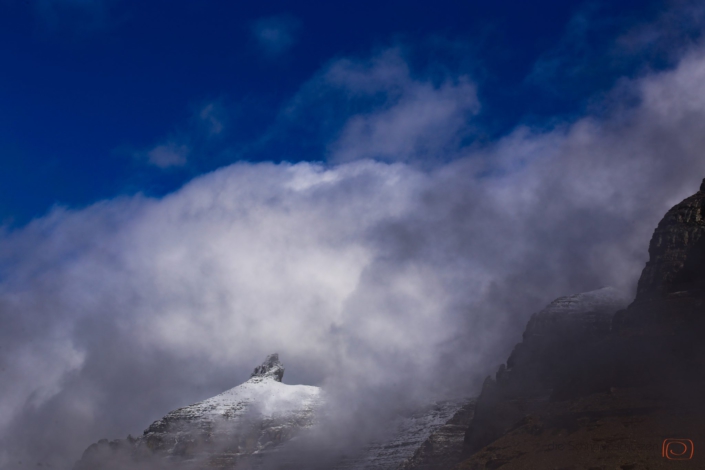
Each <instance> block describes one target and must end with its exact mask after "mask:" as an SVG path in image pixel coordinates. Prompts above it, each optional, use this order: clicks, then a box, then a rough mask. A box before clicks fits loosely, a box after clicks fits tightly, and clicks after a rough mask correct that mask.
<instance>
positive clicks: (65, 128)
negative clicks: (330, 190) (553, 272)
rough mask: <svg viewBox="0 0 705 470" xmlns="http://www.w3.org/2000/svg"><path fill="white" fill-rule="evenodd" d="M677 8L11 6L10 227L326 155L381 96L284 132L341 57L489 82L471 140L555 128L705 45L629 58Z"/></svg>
mask: <svg viewBox="0 0 705 470" xmlns="http://www.w3.org/2000/svg"><path fill="white" fill-rule="evenodd" d="M668 6H669V5H667V4H665V3H664V2H663V1H620V2H583V1H546V0H540V1H536V2H525V1H499V2H486V1H470V0H469V1H445V0H442V1H436V2H414V1H383V2H379V1H361V2H348V3H341V2H313V1H305V2H281V1H272V2H231V1H208V2H183V1H172V0H170V1H160V0H155V1H149V2H136V1H129V0H36V1H33V2H22V1H14V0H5V1H3V2H1V3H0V62H1V63H2V64H3V71H2V73H0V116H1V119H2V122H1V123H0V158H1V159H2V167H3V171H2V172H1V173H0V188H2V190H0V220H2V221H4V223H5V224H9V225H11V226H21V225H23V224H24V223H26V222H27V221H28V220H30V219H32V218H34V217H37V216H39V215H42V214H44V213H46V212H47V211H48V210H49V209H50V208H51V207H52V206H53V205H54V204H59V205H64V206H69V207H80V206H85V205H87V204H90V203H92V202H94V201H96V200H99V199H104V198H111V197H114V196H116V195H120V194H134V193H136V192H144V193H146V194H149V195H156V196H159V195H163V194H165V193H167V192H170V191H173V190H174V189H176V188H178V187H179V186H181V185H182V184H183V183H184V182H186V181H188V180H190V179H191V178H193V177H194V176H196V175H198V174H202V173H204V172H208V171H211V170H213V169H215V168H218V167H221V166H224V165H227V164H230V163H232V162H235V161H238V160H247V161H262V160H271V161H281V160H287V161H301V160H313V161H326V160H327V159H328V158H329V155H328V150H327V149H328V147H327V145H328V144H329V143H330V142H331V141H332V140H334V139H335V138H336V137H337V135H338V133H339V132H340V129H341V127H342V125H343V123H344V122H345V121H346V119H347V118H348V117H349V116H350V115H351V114H352V113H355V112H359V111H360V110H372V109H374V108H375V107H376V106H380V103H379V102H378V101H375V100H374V99H371V100H369V99H368V100H344V101H345V104H343V105H340V103H339V102H337V103H338V104H332V103H334V99H333V98H330V99H329V100H320V101H319V102H317V103H316V104H315V105H310V106H309V109H308V111H307V113H306V118H305V121H306V122H305V129H304V128H302V127H301V126H303V124H302V123H288V124H286V125H282V124H281V114H282V110H283V109H284V108H286V107H287V106H288V105H290V103H291V100H292V99H294V97H295V96H297V94H298V93H300V91H301V89H302V87H304V86H305V84H306V83H310V82H311V80H312V79H313V78H314V77H315V76H316V75H317V74H320V73H321V70H323V69H325V67H326V66H327V64H330V63H331V62H333V61H336V60H338V59H341V58H359V59H362V58H367V57H370V56H373V55H374V54H375V51H380V50H384V49H386V48H390V47H398V48H401V49H402V50H403V55H404V57H405V60H406V61H407V64H408V67H409V68H410V72H409V73H410V75H411V76H412V77H425V78H427V79H429V80H431V81H433V80H436V81H437V82H438V81H439V80H442V77H444V76H447V75H455V76H458V75H466V76H468V77H469V78H470V79H471V80H472V81H473V82H474V83H475V84H476V85H477V94H478V99H479V104H480V107H481V110H480V111H479V114H476V115H474V116H473V122H472V125H473V128H474V131H473V135H472V136H469V137H467V143H475V144H477V143H482V142H487V141H492V140H493V139H497V138H498V137H499V136H501V135H505V134H507V133H508V132H510V131H511V130H512V129H513V128H515V127H516V126H518V125H520V124H526V123H528V124H530V125H533V126H551V125H553V124H554V123H555V122H556V120H565V119H568V120H569V119H571V116H573V115H576V114H581V113H583V112H584V110H585V108H586V106H588V105H589V103H590V100H591V99H592V98H593V97H594V96H595V95H596V94H599V93H600V92H603V91H605V90H608V89H610V88H611V87H612V86H613V85H614V83H615V81H616V80H617V79H618V78H621V77H625V76H635V75H638V74H640V73H643V72H644V70H653V69H659V68H664V67H669V66H671V65H672V63H673V60H672V58H671V57H669V55H668V53H666V52H664V51H668V50H669V49H664V48H663V47H662V46H663V44H661V43H662V42H664V41H671V42H678V41H683V40H684V36H686V37H687V36H692V35H696V34H698V33H697V30H696V29H693V28H692V27H691V26H692V25H688V24H687V21H684V22H683V24H680V25H678V26H677V29H679V30H680V33H679V34H677V35H673V34H671V36H675V37H671V36H669V37H667V38H665V39H663V38H661V39H659V40H655V41H651V42H649V43H648V44H647V45H642V46H639V47H636V48H635V49H634V50H629V51H620V52H618V53H617V52H615V49H616V48H617V47H618V45H619V44H618V43H617V39H618V38H620V37H623V36H624V35H626V34H629V33H630V32H631V31H633V30H635V29H636V28H638V27H639V26H640V25H643V24H649V23H653V22H657V21H659V15H662V14H663V11H664V9H666V7H668ZM659 41H660V42H661V43H660V42H659ZM209 126H210V127H209ZM297 126H298V127H297ZM155 149H156V150H155ZM153 150H154V152H153V153H152V154H151V155H152V156H151V157H149V155H150V151H153ZM188 153H192V154H194V153H196V154H198V156H197V158H195V157H193V156H191V157H190V158H187V156H186V154H188ZM150 162H151V163H152V164H150Z"/></svg>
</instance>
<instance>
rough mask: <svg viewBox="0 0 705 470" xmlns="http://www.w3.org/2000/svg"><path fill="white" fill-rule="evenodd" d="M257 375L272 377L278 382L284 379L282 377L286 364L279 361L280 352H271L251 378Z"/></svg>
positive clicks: (256, 368)
mask: <svg viewBox="0 0 705 470" xmlns="http://www.w3.org/2000/svg"><path fill="white" fill-rule="evenodd" d="M257 377H261V378H272V379H274V380H276V381H277V382H281V381H282V377H284V364H282V363H281V362H279V354H277V353H274V354H270V355H269V356H267V358H266V359H265V360H264V362H263V363H262V364H260V365H259V366H257V367H255V370H254V372H252V376H251V377H250V380H251V379H253V378H257Z"/></svg>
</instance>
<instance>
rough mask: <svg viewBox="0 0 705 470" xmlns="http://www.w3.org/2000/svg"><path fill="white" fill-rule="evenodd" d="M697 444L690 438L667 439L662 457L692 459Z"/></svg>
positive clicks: (662, 448)
mask: <svg viewBox="0 0 705 470" xmlns="http://www.w3.org/2000/svg"><path fill="white" fill-rule="evenodd" d="M694 452H695V446H693V441H691V440H690V439H666V440H665V441H663V446H661V457H665V458H667V459H668V460H690V459H692V458H693V453H694Z"/></svg>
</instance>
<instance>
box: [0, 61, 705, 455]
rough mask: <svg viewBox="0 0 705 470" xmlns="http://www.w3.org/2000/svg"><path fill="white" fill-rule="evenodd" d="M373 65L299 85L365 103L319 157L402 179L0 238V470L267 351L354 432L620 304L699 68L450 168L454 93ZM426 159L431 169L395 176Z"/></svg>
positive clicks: (323, 180) (228, 186) (242, 188)
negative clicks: (587, 299)
mask: <svg viewBox="0 0 705 470" xmlns="http://www.w3.org/2000/svg"><path fill="white" fill-rule="evenodd" d="M388 57H391V58H390V59H388V60H387V59H381V62H378V63H375V62H374V60H377V59H374V60H373V61H372V62H369V61H368V62H363V63H347V64H346V63H344V62H343V63H339V64H338V65H337V66H334V67H329V68H328V69H326V72H324V73H323V74H322V76H323V77H325V78H324V79H325V80H327V81H328V83H333V84H335V86H336V87H338V89H343V90H345V92H346V93H348V94H351V95H352V94H358V95H362V96H372V95H375V96H376V95H377V94H379V93H381V94H382V100H381V105H380V106H379V107H378V108H376V111H375V110H372V111H368V112H365V113H364V114H360V115H357V116H352V117H351V118H350V120H349V121H348V122H347V124H346V125H344V126H343V129H344V131H343V132H342V134H341V135H340V137H339V140H338V141H336V142H335V144H333V145H332V148H333V149H334V150H333V152H334V154H335V155H340V157H339V158H340V159H342V160H344V159H347V160H350V159H355V158H360V157H369V156H374V155H386V157H385V158H387V159H388V160H392V159H398V160H402V162H397V163H384V162H374V161H370V160H365V159H363V160H357V161H349V162H346V163H339V164H331V165H328V166H326V165H313V164H307V163H302V164H297V165H289V164H281V165H274V164H270V163H260V164H236V165H232V166H230V167H226V168H222V169H220V170H218V171H216V172H213V173H210V174H207V175H204V176H201V177H199V178H196V179H194V180H193V181H191V182H190V183H189V184H188V185H186V186H185V187H184V188H182V189H180V190H179V191H177V192H175V193H173V194H171V195H168V196H166V197H164V198H162V199H148V198H144V197H132V198H121V199H116V200H109V201H103V202H100V203H97V204H95V205H93V206H91V207H88V208H85V209H80V210H74V211H68V210H62V209H55V210H53V211H52V212H51V213H49V214H48V215H47V216H45V217H42V218H39V219H37V220H35V221H33V222H32V223H30V224H29V225H28V226H26V227H24V228H21V229H17V230H15V231H12V232H9V233H5V234H3V235H2V237H1V238H0V321H1V322H2V327H1V328H0V344H1V345H2V349H0V360H1V362H2V367H3V368H4V369H5V372H4V373H6V374H7V376H9V377H12V378H13V380H11V381H0V412H2V413H3V415H2V417H0V426H3V427H2V428H0V441H2V444H3V445H2V446H0V448H3V449H5V450H4V452H5V454H0V458H5V459H10V458H12V459H17V458H18V456H19V457H20V458H21V457H22V456H27V455H40V454H41V455H47V456H51V458H52V459H54V460H52V461H54V462H59V461H61V459H65V460H63V463H66V462H68V461H70V460H71V459H74V458H76V457H77V454H78V452H80V451H81V450H82V449H83V448H84V447H85V445H87V444H88V443H89V442H91V441H94V440H96V439H97V438H100V437H109V438H113V437H121V436H124V435H125V434H126V433H127V432H133V433H134V432H136V431H139V429H142V428H143V427H144V426H146V425H147V424H148V422H149V421H150V420H151V419H156V418H157V417H159V416H160V415H161V414H163V413H164V412H166V411H168V410H169V409H170V408H174V407H176V406H181V405H185V404H187V403H189V402H193V401H196V400H198V399H201V398H205V397H207V396H209V395H211V394H215V393H217V392H219V391H221V390H222V389H224V388H226V387H229V386H233V385H235V384H237V383H238V382H240V381H242V380H244V379H245V378H246V377H247V375H248V373H249V372H250V370H251V368H252V367H253V366H254V365H255V364H257V363H258V362H259V361H261V359H262V358H263V357H264V356H265V355H266V354H268V353H271V352H275V351H276V352H279V353H280V354H281V357H282V360H283V361H284V363H285V364H286V365H287V375H286V376H285V381H288V382H289V383H292V382H293V383H296V382H303V383H313V384H323V385H325V386H326V387H327V389H328V390H330V391H331V393H332V394H333V395H332V397H333V400H332V401H333V402H336V398H337V399H344V400H345V404H346V409H347V410H349V411H351V412H354V413H355V414H357V416H358V417H360V418H361V419H362V418H364V420H367V422H368V424H369V423H372V422H374V419H375V416H374V415H375V414H377V415H379V416H384V410H393V409H395V407H397V406H402V405H403V404H405V403H408V402H413V401H414V400H417V399H420V398H421V397H424V398H428V397H439V396H444V395H446V394H451V393H454V392H455V393H472V391H476V390H475V389H473V388H472V386H473V385H474V384H477V380H478V379H480V378H481V377H482V375H483V374H484V373H485V372H486V371H487V370H488V369H490V368H492V367H493V366H494V365H496V363H497V362H499V361H501V360H503V359H505V358H506V354H507V352H508V348H509V347H510V346H511V345H512V343H513V342H515V341H517V340H518V339H519V335H520V332H521V330H522V329H523V326H524V324H525V321H526V319H527V316H528V315H529V314H530V313H532V312H533V311H535V310H536V309H538V308H540V307H541V306H543V305H544V304H545V303H547V302H548V301H550V300H552V299H553V298H555V297H557V296H559V295H564V294H568V293H573V292H577V291H584V290H589V289H594V288H596V287H600V286H601V285H605V284H612V285H617V286H621V287H625V288H628V289H633V288H634V284H635V281H636V278H637V276H638V275H639V272H640V270H641V268H642V267H643V264H644V262H645V260H646V256H647V253H646V249H647V243H648V240H649V237H650V235H651V233H652V231H653V229H654V227H655V226H656V223H657V222H658V220H659V219H660V218H661V216H662V215H663V214H664V212H665V211H666V210H667V209H668V207H669V206H670V205H672V204H674V203H675V202H677V201H678V200H680V199H682V198H683V197H685V196H687V195H688V194H691V193H693V192H694V191H695V190H697V188H698V186H699V183H700V179H701V177H702V176H705V160H704V159H703V158H702V149H703V148H705V134H703V133H702V129H703V127H704V126H705V102H703V100H701V99H699V98H698V97H699V96H700V88H701V83H702V82H703V75H705V72H703V71H704V70H705V56H704V55H703V53H702V52H701V51H693V52H692V53H690V54H688V55H686V56H685V58H684V59H683V60H682V61H681V63H680V65H679V66H678V68H676V69H675V70H672V71H668V72H664V73H659V74H653V75H651V76H648V77H646V78H644V79H641V80H637V81H632V82H630V83H629V84H627V86H628V87H629V89H630V92H631V93H632V94H637V95H638V96H639V97H640V101H639V104H638V105H635V106H632V107H627V106H626V105H625V106H615V107H614V108H613V110H612V111H611V114H609V113H608V114H607V117H602V118H599V119H598V118H596V117H590V116H587V117H584V118H582V119H580V120H578V121H576V122H573V123H565V124H564V125H562V126H559V127H557V128H555V129H551V130H543V131H539V130H532V129H527V128H520V129H517V130H516V131H515V132H512V133H511V134H510V135H508V136H506V137H504V138H502V139H499V140H498V141H496V142H494V143H492V144H490V145H486V146H484V147H477V146H473V147H469V148H468V147H464V146H463V145H462V144H461V143H460V141H459V139H458V136H459V135H461V136H462V135H463V134H464V132H465V129H464V127H463V125H462V124H461V122H464V119H465V116H466V114H467V113H469V114H472V113H473V112H475V111H476V109H477V99H476V98H475V94H474V88H473V87H472V85H471V84H470V83H469V82H468V81H467V79H464V78H462V77H455V78H453V77H451V78H449V79H448V80H445V81H442V82H441V83H431V82H430V81H425V80H419V79H413V78H411V77H410V74H409V73H408V68H406V66H405V64H404V63H403V61H401V62H400V61H399V59H398V56H397V58H395V57H393V56H388ZM336 67H337V68H336ZM317 83H320V82H317ZM329 86H333V85H329ZM305 96H310V95H306V94H305V93H303V94H301V95H300V96H299V99H304V98H305ZM615 99H616V98H615ZM409 115H411V117H410V116H409ZM427 115H428V116H435V119H430V118H428V119H427V118H426V117H424V116H427ZM435 120H440V121H441V122H443V123H445V124H446V126H447V127H448V129H441V128H438V127H437V125H436V123H435V122H434V121H435ZM359 123H361V124H359ZM424 139H430V140H431V141H432V144H430V145H431V146H430V147H428V148H424V147H423V145H425V144H424ZM434 139H435V140H434ZM406 142H411V143H412V144H408V145H407V144H406ZM420 148H421V150H419V149H420ZM429 149H432V150H433V151H434V152H438V153H439V155H438V162H442V163H438V164H437V165H435V166H434V167H433V168H432V169H430V170H421V169H419V168H418V167H417V166H415V165H412V164H407V163H404V162H405V161H406V160H412V159H413V157H414V156H415V155H422V154H424V152H430V151H431V150H429ZM395 157H396V158H395ZM169 158H172V157H169ZM169 158H166V160H162V161H170V160H169ZM184 158H185V157H184ZM171 161H173V160H171ZM49 370H50V371H52V372H51V373H47V372H46V371H49ZM366 410H367V412H366ZM351 429H352V430H355V429H356V428H351ZM47 459H49V457H47ZM49 460H51V459H49ZM0 462H2V461H1V460H0Z"/></svg>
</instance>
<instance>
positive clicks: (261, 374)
mask: <svg viewBox="0 0 705 470" xmlns="http://www.w3.org/2000/svg"><path fill="white" fill-rule="evenodd" d="M283 375H284V366H283V365H282V364H281V362H279V356H278V355H277V354H272V355H270V356H268V357H267V359H266V360H265V361H264V362H263V363H262V365H260V366H258V367H257V368H255V370H254V372H253V374H252V376H251V378H250V379H249V380H248V381H247V382H245V383H243V384H241V385H239V386H237V387H235V388H232V389H230V390H227V391H225V392H223V393H221V394H220V395H217V396H215V397H212V398H209V399H207V400H204V401H201V402H198V403H195V404H193V405H190V406H186V407H183V408H179V409H177V410H174V411H171V412H170V413H168V414H167V415H166V416H164V417H163V418H161V419H158V420H157V421H155V422H154V423H152V424H151V425H150V426H149V427H148V428H147V430H146V431H145V432H144V434H143V435H142V436H140V437H139V438H132V437H128V438H127V439H125V440H117V441H111V442H109V441H106V440H103V441H99V442H98V443H97V444H94V445H92V446H90V447H89V448H88V449H87V450H86V452H85V453H84V455H83V457H82V459H81V460H80V461H79V462H78V463H77V464H76V466H75V469H76V470H100V469H112V468H123V469H124V468H133V467H134V468H137V467H138V466H139V465H149V466H150V468H151V467H153V466H165V467H166V468H231V467H233V466H234V465H235V464H238V467H242V466H244V465H246V466H248V467H251V466H254V465H255V464H256V460H259V459H262V458H263V457H264V456H266V455H267V454H268V453H271V452H274V451H276V450H277V449H278V447H279V446H280V445H281V444H282V443H284V442H286V441H288V440H290V439H292V437H294V436H295V435H296V434H297V433H298V432H300V431H301V430H302V429H306V428H310V427H311V426H312V425H313V423H314V412H315V410H316V408H317V407H318V406H319V405H320V404H321V399H320V389H319V388H318V387H312V386H307V385H286V384H283V383H281V380H282V377H283ZM126 464H130V465H132V466H133V467H126V466H125V465H126Z"/></svg>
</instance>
